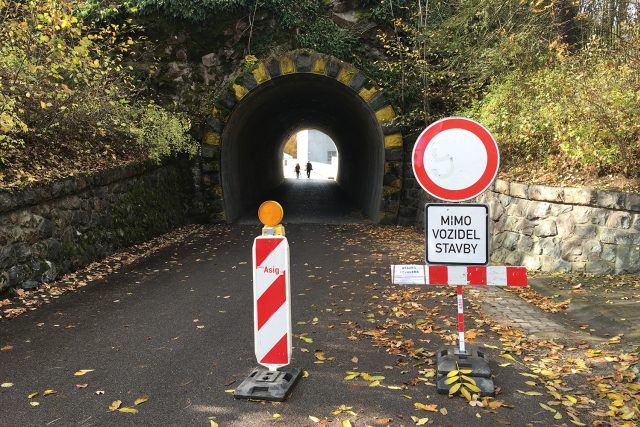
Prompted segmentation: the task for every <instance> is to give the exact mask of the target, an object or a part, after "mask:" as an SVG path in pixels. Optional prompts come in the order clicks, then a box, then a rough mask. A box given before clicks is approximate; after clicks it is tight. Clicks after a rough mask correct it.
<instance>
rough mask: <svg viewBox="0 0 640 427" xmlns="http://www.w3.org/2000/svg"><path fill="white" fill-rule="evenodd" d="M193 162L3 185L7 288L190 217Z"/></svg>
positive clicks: (0, 231)
mask: <svg viewBox="0 0 640 427" xmlns="http://www.w3.org/2000/svg"><path fill="white" fill-rule="evenodd" d="M192 187H193V182H192V176H191V172H190V170H189V165H188V164H186V163H181V162H175V163H170V164H166V165H163V166H160V167H158V166H155V165H150V164H145V165H134V166H128V167H125V168H119V169H114V170H110V171H102V172H100V173H97V174H94V175H91V176H79V177H71V178H67V179H64V180H61V181H56V182H52V183H49V184H44V185H37V186H33V187H29V188H25V189H22V190H19V191H9V190H0V291H3V290H5V289H6V288H9V287H13V286H21V287H23V288H33V287H36V286H37V285H38V283H40V282H46V281H52V280H54V279H56V278H57V277H59V276H60V275H61V274H63V273H65V272H68V271H71V270H74V269H77V268H80V267H82V266H84V265H86V264H88V263H90V262H92V261H94V260H97V259H100V258H102V257H104V256H106V255H108V254H110V253H112V252H114V251H115V250H117V249H121V248H124V247H127V246H129V245H132V244H135V243H138V242H140V241H143V240H146V239H148V238H150V237H153V236H155V235H158V234H160V233H163V232H165V231H168V230H170V229H171V228H173V227H176V226H179V225H182V224H184V223H185V221H186V218H187V213H188V207H189V204H190V202H191V198H192V195H193V188H192Z"/></svg>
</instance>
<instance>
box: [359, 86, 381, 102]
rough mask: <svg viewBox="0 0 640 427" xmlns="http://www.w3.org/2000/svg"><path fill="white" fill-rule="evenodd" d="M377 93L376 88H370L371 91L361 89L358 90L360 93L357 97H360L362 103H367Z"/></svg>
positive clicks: (364, 88)
mask: <svg viewBox="0 0 640 427" xmlns="http://www.w3.org/2000/svg"><path fill="white" fill-rule="evenodd" d="M377 93H378V88H375V87H372V88H371V89H367V88H366V87H363V88H362V89H360V93H358V95H360V98H362V99H363V100H364V102H369V101H371V100H372V99H373V97H374V96H376V94H377Z"/></svg>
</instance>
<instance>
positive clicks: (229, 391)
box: [224, 388, 236, 393]
mask: <svg viewBox="0 0 640 427" xmlns="http://www.w3.org/2000/svg"><path fill="white" fill-rule="evenodd" d="M235 391H236V390H235V389H233V388H230V389H227V390H225V391H224V392H225V393H235Z"/></svg>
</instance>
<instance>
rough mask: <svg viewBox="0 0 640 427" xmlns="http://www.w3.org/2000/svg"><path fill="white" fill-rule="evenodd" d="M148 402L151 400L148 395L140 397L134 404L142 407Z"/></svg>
mask: <svg viewBox="0 0 640 427" xmlns="http://www.w3.org/2000/svg"><path fill="white" fill-rule="evenodd" d="M147 400H149V396H147V395H146V394H145V395H144V396H140V397H139V398H137V399H136V400H135V401H134V402H133V404H134V405H140V404H142V403H144V402H146V401H147Z"/></svg>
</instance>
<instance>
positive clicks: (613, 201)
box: [596, 191, 625, 209]
mask: <svg viewBox="0 0 640 427" xmlns="http://www.w3.org/2000/svg"><path fill="white" fill-rule="evenodd" d="M596 203H597V205H598V206H600V207H602V208H609V209H624V204H625V194H624V193H618V192H616V191H598V200H597V202H596Z"/></svg>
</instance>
